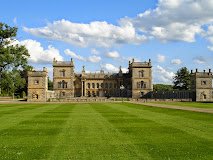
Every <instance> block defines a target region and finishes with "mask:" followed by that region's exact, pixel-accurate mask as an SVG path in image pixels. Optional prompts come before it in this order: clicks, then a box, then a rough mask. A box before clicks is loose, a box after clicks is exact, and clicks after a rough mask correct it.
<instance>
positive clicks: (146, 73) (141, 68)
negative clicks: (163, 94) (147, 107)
mask: <svg viewBox="0 0 213 160" xmlns="http://www.w3.org/2000/svg"><path fill="white" fill-rule="evenodd" d="M129 73H130V74H131V77H132V98H143V96H145V95H146V94H147V93H149V92H151V91H153V84H152V63H151V59H149V62H146V61H145V62H135V60H134V59H133V60H132V63H131V62H130V63H129Z"/></svg>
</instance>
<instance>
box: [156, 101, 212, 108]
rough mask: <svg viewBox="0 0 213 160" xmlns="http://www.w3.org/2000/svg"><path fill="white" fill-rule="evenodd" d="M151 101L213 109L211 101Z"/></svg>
mask: <svg viewBox="0 0 213 160" xmlns="http://www.w3.org/2000/svg"><path fill="white" fill-rule="evenodd" d="M153 103H158V104H167V105H174V106H180V107H193V108H210V109H213V103H198V102H153Z"/></svg>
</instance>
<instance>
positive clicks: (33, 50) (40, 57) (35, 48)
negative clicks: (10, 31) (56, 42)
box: [11, 39, 63, 64]
mask: <svg viewBox="0 0 213 160" xmlns="http://www.w3.org/2000/svg"><path fill="white" fill-rule="evenodd" d="M15 44H18V45H23V46H25V47H26V48H27V50H28V53H29V54H30V58H28V61H29V62H31V63H36V64H44V63H52V62H53V59H54V58H56V59H57V60H58V61H63V57H62V56H61V55H60V53H59V50H58V49H56V48H54V47H53V46H51V45H49V46H48V49H44V48H43V47H41V43H40V42H37V41H35V40H32V39H27V40H23V41H20V42H19V41H18V40H16V41H14V42H13V43H12V44H11V45H15Z"/></svg>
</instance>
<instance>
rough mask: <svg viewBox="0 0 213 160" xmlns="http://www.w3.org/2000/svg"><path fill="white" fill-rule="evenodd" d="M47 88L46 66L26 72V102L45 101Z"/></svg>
mask: <svg viewBox="0 0 213 160" xmlns="http://www.w3.org/2000/svg"><path fill="white" fill-rule="evenodd" d="M47 89H48V74H47V68H45V67H44V68H43V71H30V72H28V91H27V92H28V94H27V95H28V98H27V101H28V102H46V100H47Z"/></svg>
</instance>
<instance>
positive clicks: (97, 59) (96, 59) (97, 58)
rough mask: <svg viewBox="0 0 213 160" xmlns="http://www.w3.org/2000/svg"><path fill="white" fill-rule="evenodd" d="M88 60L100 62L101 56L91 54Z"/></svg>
mask: <svg viewBox="0 0 213 160" xmlns="http://www.w3.org/2000/svg"><path fill="white" fill-rule="evenodd" d="M88 61H89V62H92V63H98V62H100V61H101V57H98V56H89V57H88Z"/></svg>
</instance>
